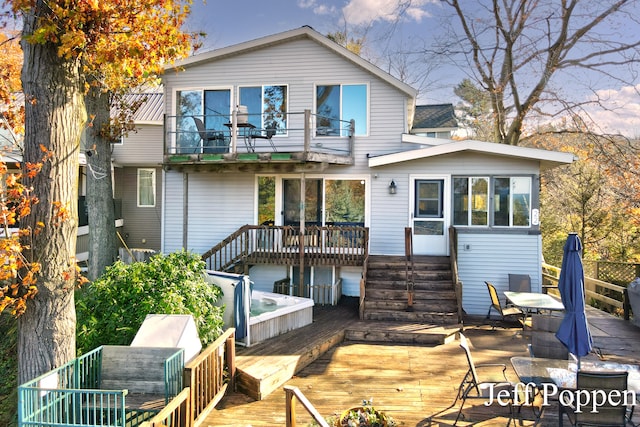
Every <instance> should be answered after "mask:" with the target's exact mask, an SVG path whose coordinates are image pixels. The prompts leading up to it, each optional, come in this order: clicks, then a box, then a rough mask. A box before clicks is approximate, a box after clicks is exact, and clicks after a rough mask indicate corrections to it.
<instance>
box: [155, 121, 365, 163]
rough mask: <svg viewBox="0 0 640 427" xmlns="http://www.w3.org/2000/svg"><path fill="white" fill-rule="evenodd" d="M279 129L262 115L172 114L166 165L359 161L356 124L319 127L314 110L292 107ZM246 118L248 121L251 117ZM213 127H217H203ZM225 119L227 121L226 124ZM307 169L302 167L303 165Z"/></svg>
mask: <svg viewBox="0 0 640 427" xmlns="http://www.w3.org/2000/svg"><path fill="white" fill-rule="evenodd" d="M284 116H286V117H287V120H286V121H282V122H281V123H280V124H279V125H278V126H279V127H277V128H266V129H263V128H260V127H259V126H260V124H259V125H254V124H253V123H266V120H265V119H264V118H263V117H261V115H248V117H245V118H244V120H239V117H238V116H236V114H235V113H234V114H233V115H232V116H231V118H229V116H221V115H213V116H166V118H165V126H164V127H165V141H164V147H165V149H164V165H165V167H166V168H168V169H179V170H180V169H193V168H194V167H197V168H198V169H203V168H204V169H207V170H213V171H228V170H242V171H251V170H254V171H258V170H259V171H265V170H267V171H272V172H293V171H301V170H302V171H314V170H321V169H322V168H324V167H325V166H324V165H326V164H338V165H351V164H353V135H354V126H355V125H354V123H353V122H344V121H338V122H339V123H338V124H337V126H338V128H337V129H335V130H333V131H332V132H327V130H326V129H322V128H319V127H317V125H316V124H317V123H318V120H320V118H319V117H318V116H316V115H312V114H311V112H310V111H309V110H306V111H304V112H302V113H295V112H287V113H285V114H284ZM245 120H248V122H247V121H245ZM195 123H199V127H203V126H205V125H204V123H207V124H208V126H213V127H217V129H210V128H209V127H207V128H206V129H198V128H196V125H195ZM220 123H224V125H220ZM301 168H302V169H301Z"/></svg>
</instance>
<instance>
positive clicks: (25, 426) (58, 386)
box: [18, 346, 184, 427]
mask: <svg viewBox="0 0 640 427" xmlns="http://www.w3.org/2000/svg"><path fill="white" fill-rule="evenodd" d="M103 349H104V347H102V346H101V347H98V348H96V349H94V350H92V351H91V352H89V353H87V354H85V355H83V356H81V357H78V358H76V359H74V360H72V361H70V362H68V363H67V364H65V365H63V366H61V367H59V368H56V369H54V370H51V371H49V372H47V373H46V374H44V375H41V376H39V377H37V378H35V379H33V380H31V381H28V382H26V383H24V384H22V385H20V386H19V387H18V426H19V427H52V426H55V427H83V426H95V425H98V426H101V427H135V426H137V425H138V424H139V423H141V422H143V421H146V420H147V419H149V418H151V417H152V416H153V415H154V414H155V413H156V412H157V411H148V410H140V409H125V406H126V402H125V396H126V395H127V394H128V391H127V390H126V389H124V388H123V389H122V390H102V389H100V384H101V382H102V357H103ZM132 349H135V350H138V351H144V347H132ZM132 351H134V350H132ZM183 367H184V351H183V350H182V349H180V350H177V351H176V352H175V353H174V354H173V355H172V356H170V357H168V358H167V359H166V360H165V361H164V384H165V403H166V402H168V401H169V400H170V399H172V398H173V397H174V396H176V395H178V394H179V393H180V392H181V390H182V381H183V378H182V374H183Z"/></svg>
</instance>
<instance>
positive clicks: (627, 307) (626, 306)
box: [622, 288, 631, 320]
mask: <svg viewBox="0 0 640 427" xmlns="http://www.w3.org/2000/svg"><path fill="white" fill-rule="evenodd" d="M622 311H623V312H624V320H629V319H630V318H631V315H630V312H631V303H630V302H629V289H627V288H624V290H623V291H622Z"/></svg>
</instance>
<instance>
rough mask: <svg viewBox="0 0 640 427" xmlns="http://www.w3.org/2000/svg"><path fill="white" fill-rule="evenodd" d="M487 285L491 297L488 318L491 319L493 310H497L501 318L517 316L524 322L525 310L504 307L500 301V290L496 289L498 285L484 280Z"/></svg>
mask: <svg viewBox="0 0 640 427" xmlns="http://www.w3.org/2000/svg"><path fill="white" fill-rule="evenodd" d="M484 283H486V285H487V290H488V291H489V297H490V298H491V305H490V306H489V311H488V312H487V319H488V320H491V310H495V311H497V312H498V314H499V315H500V320H502V321H504V320H507V318H509V317H511V318H513V317H517V320H518V321H521V322H522V323H523V324H524V320H525V319H524V317H525V312H524V311H522V310H520V309H519V308H518V307H503V306H502V303H501V302H500V298H499V297H498V291H496V287H495V286H494V285H493V284H492V283H491V282H484Z"/></svg>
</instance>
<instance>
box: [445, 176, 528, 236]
mask: <svg viewBox="0 0 640 427" xmlns="http://www.w3.org/2000/svg"><path fill="white" fill-rule="evenodd" d="M490 185H491V186H492V188H491V189H490ZM489 194H491V195H492V198H493V201H492V203H491V202H490V200H489ZM490 215H491V218H492V220H491V223H492V225H493V226H495V227H529V226H531V177H495V178H492V179H490V178H488V177H460V178H454V179H453V224H454V225H461V226H488V225H489V218H490Z"/></svg>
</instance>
